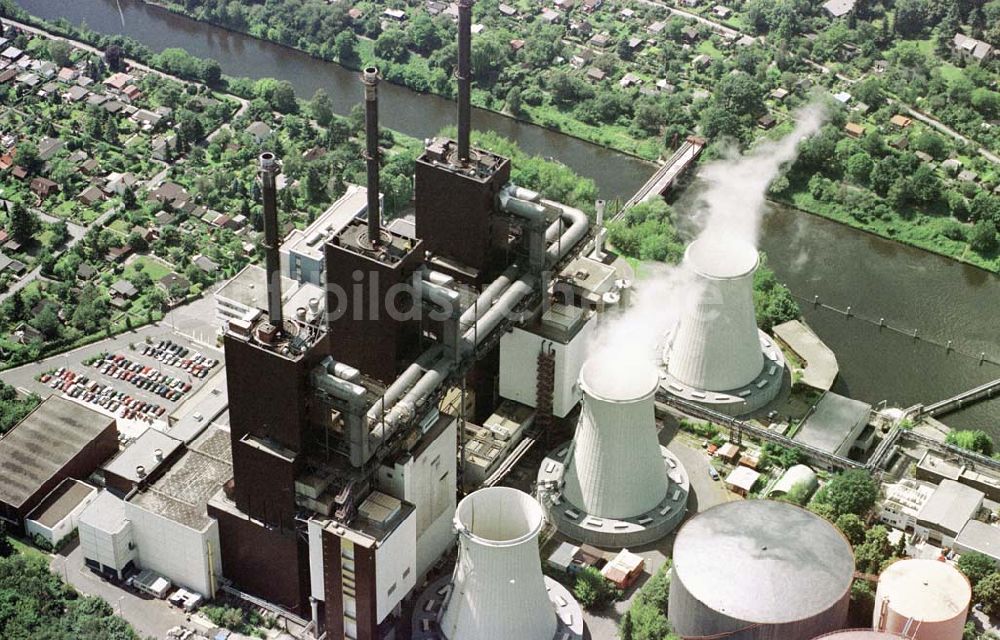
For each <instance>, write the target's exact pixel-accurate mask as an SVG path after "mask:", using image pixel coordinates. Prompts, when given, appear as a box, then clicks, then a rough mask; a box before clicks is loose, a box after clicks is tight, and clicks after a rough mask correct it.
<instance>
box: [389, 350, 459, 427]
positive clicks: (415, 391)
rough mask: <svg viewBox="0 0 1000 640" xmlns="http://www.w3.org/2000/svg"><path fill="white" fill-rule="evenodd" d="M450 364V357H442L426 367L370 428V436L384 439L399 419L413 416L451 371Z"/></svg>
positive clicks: (451, 362)
mask: <svg viewBox="0 0 1000 640" xmlns="http://www.w3.org/2000/svg"><path fill="white" fill-rule="evenodd" d="M452 364H453V361H452V359H451V358H446V357H442V358H440V359H439V360H438V361H437V362H436V363H435V364H434V366H433V367H431V368H429V369H427V371H425V372H424V374H423V375H422V376H421V377H420V379H419V380H417V382H416V383H415V384H414V385H413V386H412V387H411V388H410V390H409V391H407V392H406V394H405V395H403V397H402V398H400V400H399V402H397V403H396V404H395V406H393V407H392V409H391V410H390V411H389V413H388V414H387V415H386V417H385V420H383V421H382V422H381V423H379V424H378V425H376V426H375V428H374V429H373V430H372V438H373V439H375V440H376V441H384V440H385V439H387V438H388V437H389V436H391V435H392V434H393V432H394V431H395V430H396V426H397V425H398V424H399V423H400V422H401V421H403V420H404V419H406V420H408V419H409V418H411V417H413V415H414V413H415V412H416V409H417V407H418V406H419V405H420V403H422V402H423V401H424V400H425V399H426V398H427V396H429V395H430V394H431V393H433V392H434V390H435V389H437V388H438V387H439V386H440V385H441V383H442V382H444V379H445V378H446V377H447V376H448V372H449V371H451V367H452Z"/></svg>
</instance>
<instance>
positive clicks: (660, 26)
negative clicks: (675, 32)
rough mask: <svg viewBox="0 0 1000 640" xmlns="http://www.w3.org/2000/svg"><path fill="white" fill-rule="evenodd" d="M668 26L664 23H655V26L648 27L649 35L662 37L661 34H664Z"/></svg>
mask: <svg viewBox="0 0 1000 640" xmlns="http://www.w3.org/2000/svg"><path fill="white" fill-rule="evenodd" d="M666 26H667V25H666V24H664V23H662V22H654V23H653V24H651V25H649V26H648V27H646V31H648V32H649V33H651V34H653V35H654V36H658V35H660V33H662V32H663V30H664V29H665V28H666Z"/></svg>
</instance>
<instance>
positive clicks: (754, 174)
mask: <svg viewBox="0 0 1000 640" xmlns="http://www.w3.org/2000/svg"><path fill="white" fill-rule="evenodd" d="M824 120H825V113H824V109H823V108H822V107H821V106H819V105H810V106H808V107H805V108H803V109H801V110H800V111H798V112H797V113H796V114H795V122H796V124H795V128H794V129H793V130H792V132H791V133H790V134H789V135H787V136H785V137H783V138H781V139H780V140H775V141H765V142H762V143H761V144H758V145H757V146H756V147H754V148H753V149H752V150H751V151H750V152H748V153H747V154H745V155H742V156H740V155H734V156H727V157H725V158H723V159H720V160H716V161H714V162H710V163H708V164H707V165H705V166H703V167H702V168H701V169H700V170H699V172H698V178H699V180H700V181H701V182H702V183H703V190H702V191H701V193H700V194H699V196H698V198H697V199H696V200H695V201H694V202H693V203H691V206H690V208H689V207H682V208H679V209H678V211H677V212H678V214H680V216H682V217H684V218H686V219H688V220H693V221H694V222H695V227H696V228H699V229H700V231H699V232H698V234H697V239H698V240H699V241H705V242H710V243H711V244H712V246H713V247H714V248H715V250H713V251H710V252H707V253H709V254H711V255H713V256H715V257H717V259H718V260H720V261H722V262H725V261H726V260H727V259H728V258H730V257H735V256H738V255H739V252H738V251H735V250H733V249H732V247H734V246H736V245H744V246H745V245H746V244H750V245H751V246H753V247H756V246H757V241H758V238H759V234H760V228H761V222H762V220H763V216H764V212H765V198H766V194H767V188H768V185H770V183H771V181H772V180H774V179H775V178H776V177H777V176H778V173H779V172H780V171H781V169H782V168H783V167H784V166H785V165H786V164H788V163H790V162H792V161H794V160H795V158H796V154H797V148H798V145H799V143H800V142H802V140H804V139H806V138H807V137H809V136H811V135H813V134H814V133H816V132H817V131H818V130H819V128H820V127H821V126H822V125H823V122H824ZM720 266H722V265H720ZM636 277H637V279H638V280H639V282H638V283H637V284H636V287H635V289H634V290H633V291H634V292H633V295H632V301H631V305H630V306H629V307H628V309H627V310H626V311H625V312H624V313H623V314H622V315H620V316H616V317H613V318H611V319H604V320H603V325H602V326H601V327H600V328H599V329H598V331H597V333H596V335H595V339H594V344H593V350H592V353H593V354H594V355H592V356H591V357H594V356H595V355H597V353H600V354H601V357H602V360H603V361H604V362H606V363H607V366H606V368H605V369H604V371H605V373H606V375H607V377H608V379H609V380H610V379H616V380H618V381H619V384H621V381H622V380H635V381H636V384H637V385H641V382H642V380H643V373H644V372H645V371H644V370H645V369H646V367H645V366H643V365H644V364H647V363H648V364H650V365H653V364H657V363H658V362H659V359H660V355H661V349H662V347H663V346H664V345H662V344H660V343H661V341H662V340H663V337H664V333H665V332H666V331H667V330H669V329H671V328H672V327H674V326H675V325H676V323H677V321H678V320H679V319H680V317H682V316H683V315H684V314H685V312H686V311H687V310H688V309H689V308H691V307H692V306H694V305H697V304H698V302H699V301H700V298H701V296H702V292H703V287H702V286H701V283H700V279H697V278H694V277H692V275H691V273H690V272H689V271H688V270H687V269H684V268H681V267H679V266H671V265H665V264H659V263H646V264H642V265H640V269H639V271H638V272H637V274H636Z"/></svg>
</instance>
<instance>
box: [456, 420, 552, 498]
mask: <svg viewBox="0 0 1000 640" xmlns="http://www.w3.org/2000/svg"><path fill="white" fill-rule="evenodd" d="M534 418H535V412H534V411H533V410H532V409H531V408H530V407H527V406H525V405H523V404H520V403H517V402H514V401H512V400H504V401H503V402H502V403H500V406H498V407H497V409H496V411H495V412H494V413H493V414H492V415H491V416H490V417H489V418H487V419H486V420H485V421H484V422H483V426H481V427H480V426H478V425H474V424H472V423H466V425H465V468H464V470H463V474H462V481H463V483H464V484H465V488H466V490H474V489H478V488H479V487H480V486H482V484H483V482H484V481H485V480H486V478H488V477H489V476H490V475H491V474H492V473H493V472H494V471H496V469H497V467H499V466H500V463H501V462H503V461H504V460H506V459H507V456H508V455H509V454H510V452H511V450H512V449H513V448H514V447H515V446H517V443H519V442H520V441H521V437H522V436H523V435H524V432H525V430H527V429H528V428H529V427H530V426H531V425H532V424H533V423H534Z"/></svg>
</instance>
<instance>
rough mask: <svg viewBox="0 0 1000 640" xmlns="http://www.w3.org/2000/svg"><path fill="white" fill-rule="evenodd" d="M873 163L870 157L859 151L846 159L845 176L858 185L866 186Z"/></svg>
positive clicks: (873, 166)
mask: <svg viewBox="0 0 1000 640" xmlns="http://www.w3.org/2000/svg"><path fill="white" fill-rule="evenodd" d="M874 168H875V163H874V162H872V159H871V156H869V155H868V154H867V153H865V152H864V151H859V152H857V153H855V154H853V155H852V156H851V157H850V158H848V159H847V175H848V176H849V177H850V178H851V180H853V181H854V182H856V183H858V184H868V178H869V177H870V176H871V173H872V169H874Z"/></svg>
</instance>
